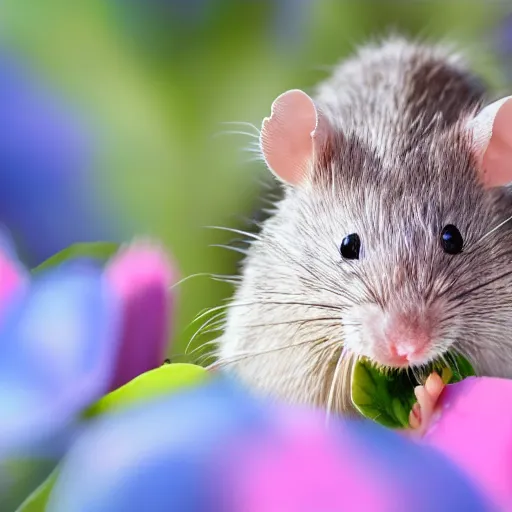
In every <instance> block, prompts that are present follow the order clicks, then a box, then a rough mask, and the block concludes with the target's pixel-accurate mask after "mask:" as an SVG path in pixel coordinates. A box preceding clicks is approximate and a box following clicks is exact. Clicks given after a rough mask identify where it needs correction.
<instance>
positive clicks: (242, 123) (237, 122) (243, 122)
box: [220, 121, 260, 136]
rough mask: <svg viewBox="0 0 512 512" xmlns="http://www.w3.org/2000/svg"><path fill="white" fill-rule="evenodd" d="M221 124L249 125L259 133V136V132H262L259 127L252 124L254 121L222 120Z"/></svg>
mask: <svg viewBox="0 0 512 512" xmlns="http://www.w3.org/2000/svg"><path fill="white" fill-rule="evenodd" d="M220 124H231V125H236V124H238V125H240V126H247V127H249V128H252V129H253V130H254V131H255V132H257V133H258V136H259V133H260V130H259V128H258V127H257V126H256V125H254V124H252V123H248V122H247V121H222V122H221V123H220Z"/></svg>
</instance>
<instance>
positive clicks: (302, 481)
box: [48, 379, 489, 512]
mask: <svg viewBox="0 0 512 512" xmlns="http://www.w3.org/2000/svg"><path fill="white" fill-rule="evenodd" d="M324 419H325V418H324V415H323V413H322V412H321V411H312V410H306V409H304V410H302V409H300V408H297V407H288V406H284V405H279V404H270V403H268V402H265V401H260V400H258V399H255V398H254V397H253V396H251V395H250V394H248V393H247V392H246V391H245V390H243V389H241V388H239V386H238V385H237V384H233V383H232V382H230V381H228V380H227V379H214V380H213V381H211V382H210V384H207V385H203V386H200V387H197V388H195V389H191V390H188V391H182V392H181V393H179V394H177V395H175V396H172V397H167V398H163V399H161V400H157V401H153V402H149V403H146V404H142V405H139V406H137V407H133V408H132V409H127V410H124V411H118V412H117V413H111V414H110V415H106V416H104V417H102V418H100V419H99V420H98V421H97V422H96V423H95V424H93V425H91V427H90V428H89V429H87V430H86V431H84V432H83V435H81V436H80V437H79V438H78V439H77V440H76V442H75V443H74V444H73V446H72V447H71V449H70V451H69V452H68V454H67V455H66V457H65V458H64V459H63V463H62V465H61V466H60V471H59V475H58V478H57V480H56V483H55V486H54V487H53V490H52V492H51V495H50V499H49V502H48V509H49V510H52V512H67V511H69V510H73V511H75V512H131V511H134V512H135V511H140V510H151V511H152V512H158V511H162V512H164V511H168V510H177V511H178V510H179V511H180V512H238V511H241V510H243V511H244V512H262V511H265V512H284V511H289V512H318V511H320V510H326V511H327V510H336V511H340V512H341V511H344V510H346V511H351V510H372V511H376V512H377V511H379V510H382V511H384V510H395V511H397V512H399V511H407V510H418V511H420V510H434V509H435V510H438V511H440V512H441V511H448V510H456V509H457V510H459V509H460V510H468V511H472V512H483V511H485V510H489V509H488V508H486V505H487V504H486V502H485V500H484V499H482V496H481V495H480V492H479V491H478V490H477V489H476V488H475V487H473V486H472V483H470V482H469V480H468V479H467V478H466V476H465V475H464V474H463V473H462V471H460V470H459V469H458V468H457V467H456V466H455V465H454V464H452V463H451V462H450V461H449V460H447V459H446V458H445V457H443V456H442V454H441V453H439V452H436V451H435V450H433V449H431V448H429V447H425V446H420V445H417V444H415V443H414V442H411V441H409V440H407V439H405V438H402V437H400V436H399V435H398V434H396V433H395V432H391V431H389V430H387V429H385V428H384V427H381V426H380V425H376V424H371V423H370V422H366V423H363V428H362V429H361V428H360V427H361V422H359V421H355V422H352V421H348V420H345V421H342V420H339V419H337V420H334V422H333V424H332V428H331V429H325V423H324Z"/></svg>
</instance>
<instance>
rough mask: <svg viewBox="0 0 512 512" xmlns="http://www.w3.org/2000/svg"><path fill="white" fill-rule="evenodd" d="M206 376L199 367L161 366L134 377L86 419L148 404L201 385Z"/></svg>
mask: <svg viewBox="0 0 512 512" xmlns="http://www.w3.org/2000/svg"><path fill="white" fill-rule="evenodd" d="M208 376H209V373H208V372H207V370H205V369H204V368H202V367H200V366H196V365H193V364H185V363H174V364H164V365H162V366H160V367H159V368H156V369H154V370H151V371H149V372H146V373H143V374H142V375H139V376H138V377H135V379H133V380H132V381H130V382H128V383H127V384H125V385H124V386H122V387H120V388H118V389H116V390H114V391H112V392H111V393H109V394H108V395H106V396H104V397H103V398H101V399H100V400H99V401H98V402H96V403H95V404H94V405H92V406H91V407H90V408H89V409H88V410H87V411H86V412H85V417H86V418H92V417H95V416H99V415H101V414H105V413H111V412H114V411H118V410H121V409H125V408H127V407H131V406H133V405H135V404H138V403H141V402H145V403H146V402H147V401H148V400H153V399H155V398H160V397H162V396H163V395H167V394H170V393H174V392H175V391H178V390H181V389H184V388H187V387H189V386H195V385H197V384H201V383H202V382H203V381H204V380H206V379H207V378H208Z"/></svg>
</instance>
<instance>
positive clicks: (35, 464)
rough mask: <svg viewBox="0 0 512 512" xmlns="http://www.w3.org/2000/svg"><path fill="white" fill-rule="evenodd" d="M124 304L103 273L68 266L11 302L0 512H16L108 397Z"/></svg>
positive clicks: (2, 331)
mask: <svg viewBox="0 0 512 512" xmlns="http://www.w3.org/2000/svg"><path fill="white" fill-rule="evenodd" d="M118 311H119V305H118V302H117V301H116V299H115V295H114V294H113V293H112V291H111V290H110V287H109V286H108V284H107V281H106V280H105V278H104V274H103V273H102V271H101V269H99V268H96V267H94V266H90V265H85V264H83V263H82V264H76V263H74V264H67V265H63V266H62V267H60V268H57V269H55V270H52V271H49V272H48V273H45V274H43V275H41V276H40V277H38V278H35V279H34V280H33V282H32V283H31V284H30V286H26V287H24V288H21V289H20V290H19V293H18V294H16V295H15V296H14V297H13V298H12V303H11V304H10V307H9V310H8V313H7V314H6V318H5V320H4V321H3V322H2V323H1V324H0V418H1V420H0V510H12V507H13V506H17V505H19V503H20V502H21V501H22V500H23V499H24V498H25V497H26V495H27V494H28V493H29V492H30V491H32V489H33V488H34V484H37V483H40V481H41V480H42V479H43V478H44V477H46V475H47V474H48V471H49V470H50V469H51V468H52V467H53V466H54V465H55V464H56V463H57V461H58V460H59V458H60V457H61V456H62V454H63V453H64V452H65V450H66V449H67V448H68V444H69V442H71V439H72V436H73V435H74V433H75V430H76V426H77V421H78V419H79V416H80V414H81V413H82V411H83V410H84V408H85V407H87V406H88V405H89V404H91V403H93V402H94V401H96V400H97V399H98V398H100V397H101V396H102V395H103V394H105V393H106V392H107V391H108V387H109V384H110V381H111V374H112V370H113V367H114V363H115V356H116V351H117V344H118V340H119V336H118V326H119V314H118Z"/></svg>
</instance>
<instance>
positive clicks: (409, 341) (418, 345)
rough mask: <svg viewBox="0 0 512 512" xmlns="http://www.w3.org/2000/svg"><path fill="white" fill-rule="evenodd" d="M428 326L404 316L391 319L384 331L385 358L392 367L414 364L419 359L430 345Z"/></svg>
mask: <svg viewBox="0 0 512 512" xmlns="http://www.w3.org/2000/svg"><path fill="white" fill-rule="evenodd" d="M429 331H430V329H428V326H426V325H424V324H422V323H421V322H419V321H417V320H412V319H410V318H407V317H405V316H397V317H395V318H393V319H392V320H391V321H390V322H389V324H388V326H387V328H386V330H385V338H384V342H385V348H387V352H388V354H387V356H388V357H387V358H389V360H390V361H389V363H390V364H393V365H404V364H408V363H414V362H417V361H419V360H420V359H421V357H422V356H423V355H424V354H425V352H426V351H427V349H428V346H429V345H430V341H431V335H430V332H429Z"/></svg>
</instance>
